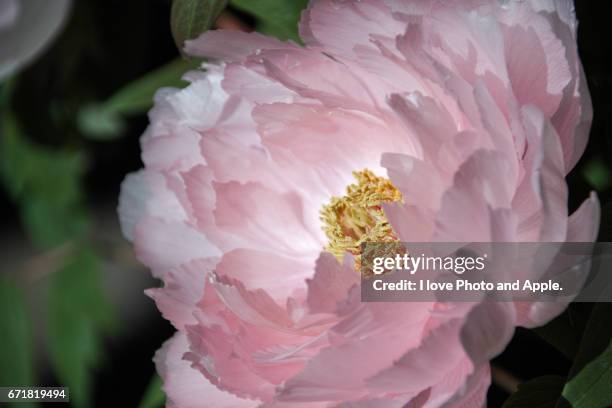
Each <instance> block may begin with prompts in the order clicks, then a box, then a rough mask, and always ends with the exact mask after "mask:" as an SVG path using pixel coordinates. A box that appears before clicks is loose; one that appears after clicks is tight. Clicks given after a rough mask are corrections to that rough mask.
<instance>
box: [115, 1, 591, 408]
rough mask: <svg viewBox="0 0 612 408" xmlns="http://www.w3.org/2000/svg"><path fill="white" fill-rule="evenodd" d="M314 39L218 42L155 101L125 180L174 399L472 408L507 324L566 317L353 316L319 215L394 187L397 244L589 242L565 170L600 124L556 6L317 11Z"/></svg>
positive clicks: (471, 313)
mask: <svg viewBox="0 0 612 408" xmlns="http://www.w3.org/2000/svg"><path fill="white" fill-rule="evenodd" d="M300 27H301V36H302V38H303V40H304V42H305V44H306V46H305V47H301V46H297V45H295V44H291V43H285V42H280V41H277V40H275V39H272V38H268V37H265V36H262V35H260V34H256V33H252V34H246V33H241V32H231V31H210V32H207V33H205V34H204V35H202V36H201V37H200V38H198V39H197V40H194V41H190V42H188V43H187V46H186V50H187V52H188V53H191V54H192V55H196V56H204V57H209V58H212V59H213V60H215V61H218V62H211V63H209V64H207V65H205V67H204V68H205V70H201V71H196V72H190V73H188V74H187V75H186V77H185V78H186V79H187V80H188V81H189V82H190V85H189V86H188V87H187V88H185V89H183V90H176V89H162V90H160V91H159V92H158V94H157V96H156V103H155V107H154V108H153V109H152V111H151V112H150V119H151V125H150V126H149V128H148V130H147V132H146V134H145V135H144V136H143V138H142V149H143V155H142V158H143V161H144V163H145V169H144V170H141V171H140V172H138V173H135V174H132V175H130V176H128V177H127V178H126V180H125V182H124V183H123V186H122V193H121V200H120V206H119V212H120V217H121V221H122V228H123V231H124V234H125V235H126V237H128V238H129V239H131V240H133V242H134V245H135V248H136V253H137V255H138V257H139V259H140V260H141V261H142V262H143V263H145V264H146V265H147V266H149V267H150V268H151V270H152V272H153V274H154V275H155V276H156V277H158V278H160V279H162V280H163V281H164V287H163V288H159V289H152V290H150V291H149V292H148V293H149V295H150V296H151V297H153V299H155V301H156V302H157V305H158V307H159V309H160V310H161V312H162V313H163V315H164V316H165V317H166V318H167V319H168V320H170V321H171V322H172V323H173V324H174V326H175V327H176V329H177V333H176V335H175V336H174V337H173V338H172V339H170V340H168V342H167V343H166V344H165V345H164V346H163V347H162V349H161V350H160V351H159V353H158V354H157V356H156V359H155V361H156V363H157V367H158V370H159V372H160V373H161V375H162V377H163V379H164V390H165V391H166V393H167V395H168V400H169V403H168V405H169V406H172V407H180V408H187V407H214V408H227V407H257V406H263V407H308V408H311V407H349V406H350V407H364V408H365V407H383V408H386V407H397V408H400V407H479V406H483V404H484V401H485V395H486V391H487V388H488V385H489V383H490V374H489V365H488V364H489V363H488V362H489V360H490V359H491V358H492V357H493V356H495V355H496V354H498V353H499V352H501V351H502V350H503V348H504V347H505V345H506V344H507V343H508V341H509V339H510V338H511V336H512V334H513V332H514V328H515V327H516V326H517V325H519V326H521V325H522V326H529V327H530V326H535V325H539V324H543V323H545V322H546V321H548V320H550V319H551V318H552V317H554V316H555V315H556V314H557V313H559V312H560V310H559V308H556V309H551V308H549V307H547V306H546V305H543V304H520V305H514V304H512V303H502V302H499V303H491V304H485V303H483V304H477V303H460V304H433V303H426V302H421V303H385V304H378V303H361V302H360V296H359V287H358V286H359V274H358V273H357V272H355V270H354V259H353V257H352V256H351V255H349V254H346V256H345V257H344V260H343V261H342V262H339V261H338V260H337V257H334V256H333V255H331V254H330V253H329V252H326V251H325V249H324V248H325V247H326V246H327V245H328V237H327V236H326V234H325V233H324V232H323V225H322V221H321V220H320V212H321V210H322V208H323V207H324V206H325V205H326V204H328V203H329V202H330V200H331V198H332V197H341V196H344V195H346V194H347V192H346V188H347V186H349V185H351V184H354V183H355V180H354V178H353V175H352V172H354V171H362V170H364V169H369V170H371V171H372V172H374V174H376V175H378V176H379V177H384V178H386V179H389V180H390V181H391V183H392V184H393V186H394V187H395V188H396V189H397V190H399V191H400V192H401V194H402V196H403V198H404V199H403V201H393V202H386V203H382V206H383V209H384V215H385V216H386V218H387V219H388V220H389V222H390V225H391V227H392V230H393V232H394V233H395V235H396V238H397V239H399V240H401V241H412V242H428V241H443V242H446V241H528V242H529V241H544V242H547V241H592V240H593V239H594V238H595V236H596V233H597V225H598V219H599V206H598V203H597V199H596V198H595V196H594V195H593V196H591V197H590V198H589V199H587V200H586V201H585V203H584V204H583V205H582V206H581V207H580V208H579V209H578V210H577V212H576V213H574V214H573V215H571V216H568V210H567V185H566V183H565V180H564V177H565V175H566V174H567V172H568V171H569V170H570V169H571V168H572V167H573V166H574V165H575V163H576V161H577V160H578V158H579V157H580V156H581V154H582V152H583V150H584V146H585V144H586V141H587V133H588V130H589V126H590V119H591V110H590V101H589V96H588V91H587V89H586V84H585V81H584V80H583V79H582V74H581V68H580V65H579V61H578V57H577V52H576V44H575V34H576V22H575V18H574V14H573V9H572V4H571V2H570V1H567V0H560V1H553V0H549V1H547V0H531V1H512V0H511V1H504V2H499V1H497V0H462V1H458V0H455V1H453V0H449V1H433V0H431V1H425V0H424V1H417V0H405V1H401V0H395V1H394V0H388V1H383V0H362V1H357V0H352V1H351V0H348V1H331V0H320V1H312V2H311V4H310V6H309V8H308V10H307V11H305V12H304V14H303V16H302V22H301V26H300Z"/></svg>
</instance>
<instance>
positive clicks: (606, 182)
mask: <svg viewBox="0 0 612 408" xmlns="http://www.w3.org/2000/svg"><path fill="white" fill-rule="evenodd" d="M582 174H583V175H584V178H585V179H586V181H587V182H588V183H589V184H590V185H591V186H592V187H593V188H595V190H598V191H603V190H605V189H606V188H608V187H609V186H610V184H611V182H612V175H611V174H610V170H609V169H608V168H607V167H606V165H605V164H604V163H603V162H602V161H601V160H600V159H593V160H591V161H590V162H588V163H587V164H586V165H585V166H584V170H583V173H582Z"/></svg>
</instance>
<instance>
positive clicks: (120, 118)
mask: <svg viewBox="0 0 612 408" xmlns="http://www.w3.org/2000/svg"><path fill="white" fill-rule="evenodd" d="M201 63H202V62H201V61H200V60H195V59H194V60H189V61H186V60H183V59H180V58H179V59H176V60H173V61H171V62H169V63H167V64H166V65H163V66H161V67H159V68H157V69H156V70H154V71H151V72H149V73H148V74H146V75H144V76H143V77H141V78H139V79H137V80H135V81H133V82H131V83H129V84H128V85H126V86H124V87H123V88H121V89H120V90H118V91H117V92H116V93H115V94H113V95H112V96H111V97H110V98H108V99H107V100H106V101H104V102H101V103H98V104H93V105H88V106H86V107H84V108H83V109H82V110H81V111H80V112H79V115H78V117H77V125H78V126H79V130H80V131H81V132H82V133H83V134H84V135H85V136H87V137H89V138H91V139H95V140H111V139H115V138H117V137H119V136H121V135H122V133H123V131H124V130H125V127H126V126H125V123H124V118H125V117H127V116H133V115H140V114H143V113H145V112H146V111H147V110H149V109H150V108H151V106H153V97H154V96H155V92H157V90H158V89H160V88H164V87H173V88H183V87H184V86H185V84H186V82H185V81H184V80H183V79H182V76H183V74H185V72H187V71H190V70H193V69H196V68H198V67H199V66H200V65H201Z"/></svg>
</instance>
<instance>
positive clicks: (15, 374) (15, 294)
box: [0, 275, 35, 387]
mask: <svg viewBox="0 0 612 408" xmlns="http://www.w3.org/2000/svg"><path fill="white" fill-rule="evenodd" d="M0 333H2V335H0V361H1V362H2V364H1V365H0V386H2V387H7V386H12V385H15V386H27V385H35V384H34V380H33V378H34V375H33V370H32V349H33V344H32V325H31V322H30V316H29V313H28V309H27V307H26V302H25V294H24V293H23V291H22V290H21V288H20V287H18V286H17V285H16V284H15V283H14V282H13V281H11V280H10V279H9V278H8V277H6V276H2V275H0Z"/></svg>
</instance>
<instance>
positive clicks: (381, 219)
mask: <svg viewBox="0 0 612 408" xmlns="http://www.w3.org/2000/svg"><path fill="white" fill-rule="evenodd" d="M353 176H354V177H355V179H356V180H357V184H351V185H349V186H348V187H347V188H346V195H344V196H342V197H332V199H331V200H330V203H329V204H327V205H324V206H323V208H322V209H321V221H322V222H323V231H325V235H327V239H328V240H329V243H328V245H327V247H326V249H327V250H328V251H329V252H331V253H332V254H333V255H334V256H335V257H336V258H337V259H338V260H339V261H342V259H343V257H344V254H345V252H348V253H350V254H353V255H354V256H355V266H356V269H357V270H359V269H360V267H361V244H363V243H366V242H376V243H389V242H398V241H399V240H398V238H397V236H396V235H395V233H394V232H393V229H392V228H391V225H390V224H389V221H388V220H387V217H386V216H385V213H384V211H383V209H382V205H381V204H382V203H390V202H397V201H403V197H402V193H401V192H400V191H399V190H398V189H397V188H396V187H395V186H394V185H393V184H392V183H391V181H389V180H388V179H386V178H383V177H378V176H377V175H375V174H374V173H372V172H371V171H370V170H367V169H365V170H361V171H356V172H353Z"/></svg>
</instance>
